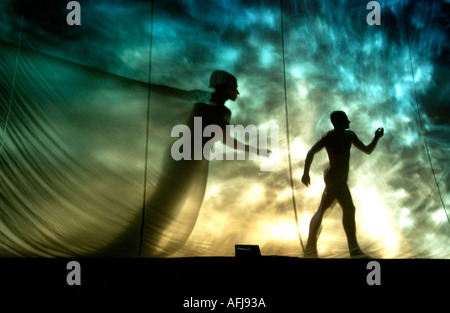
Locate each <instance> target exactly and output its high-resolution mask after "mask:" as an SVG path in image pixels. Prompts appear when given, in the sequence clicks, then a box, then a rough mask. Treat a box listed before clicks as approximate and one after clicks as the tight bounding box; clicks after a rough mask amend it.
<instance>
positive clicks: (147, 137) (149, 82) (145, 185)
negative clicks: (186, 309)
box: [138, 0, 154, 257]
mask: <svg viewBox="0 0 450 313" xmlns="http://www.w3.org/2000/svg"><path fill="white" fill-rule="evenodd" d="M151 9H152V11H151V22H150V23H151V24H150V51H149V56H148V57H149V65H148V93H147V127H146V134H145V165H144V166H145V168H144V195H143V199H142V219H141V233H140V238H139V252H138V256H139V257H140V256H141V252H142V244H143V239H144V226H145V209H146V198H147V174H148V139H149V131H150V101H151V90H152V46H153V11H154V1H153V0H152V6H151Z"/></svg>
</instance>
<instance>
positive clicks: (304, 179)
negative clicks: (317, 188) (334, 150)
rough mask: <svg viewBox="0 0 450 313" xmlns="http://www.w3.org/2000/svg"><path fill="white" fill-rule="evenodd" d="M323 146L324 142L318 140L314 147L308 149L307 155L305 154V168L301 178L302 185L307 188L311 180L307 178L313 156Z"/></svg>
mask: <svg viewBox="0 0 450 313" xmlns="http://www.w3.org/2000/svg"><path fill="white" fill-rule="evenodd" d="M324 146H325V143H324V140H323V139H322V140H319V141H318V142H317V143H316V144H314V146H312V147H311V149H309V151H308V153H307V154H306V160H305V168H304V170H303V176H302V183H303V184H305V185H306V186H308V185H309V184H310V182H311V179H310V177H309V168H310V167H311V163H312V161H313V159H314V154H316V153H317V152H319V151H320V150H321V149H322V148H323V147H324Z"/></svg>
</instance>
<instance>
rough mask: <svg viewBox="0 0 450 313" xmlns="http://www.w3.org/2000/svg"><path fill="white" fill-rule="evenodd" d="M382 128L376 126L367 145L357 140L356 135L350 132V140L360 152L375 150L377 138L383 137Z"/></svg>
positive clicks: (368, 152) (369, 152)
mask: <svg viewBox="0 0 450 313" xmlns="http://www.w3.org/2000/svg"><path fill="white" fill-rule="evenodd" d="M383 134H384V129H383V127H380V128H378V129H377V130H376V131H375V136H374V137H373V140H372V142H371V143H369V144H368V145H367V146H366V145H365V144H364V143H362V142H361V140H359V138H358V136H356V134H355V133H353V132H352V142H353V144H354V145H355V146H356V147H357V148H358V149H359V150H361V151H362V152H364V153H367V154H371V153H372V151H373V150H375V147H376V146H377V143H378V140H379V139H380V138H381V137H383Z"/></svg>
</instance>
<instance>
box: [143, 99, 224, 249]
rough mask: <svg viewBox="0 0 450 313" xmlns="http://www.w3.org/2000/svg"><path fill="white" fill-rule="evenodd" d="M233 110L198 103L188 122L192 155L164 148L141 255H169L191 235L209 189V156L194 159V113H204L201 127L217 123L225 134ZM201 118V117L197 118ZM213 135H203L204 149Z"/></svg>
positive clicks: (197, 115)
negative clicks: (187, 156) (175, 153)
mask: <svg viewBox="0 0 450 313" xmlns="http://www.w3.org/2000/svg"><path fill="white" fill-rule="evenodd" d="M230 116H231V112H230V110H229V109H228V108H226V107H224V106H223V107H218V106H213V105H208V104H204V103H196V104H195V105H194V109H193V111H192V114H191V116H190V117H189V120H188V122H187V126H188V127H189V129H190V136H191V138H190V142H191V158H190V160H189V159H188V160H186V159H181V160H179V161H176V160H175V159H174V158H173V157H172V155H171V147H168V149H166V152H165V159H164V166H163V169H162V171H161V176H160V178H159V180H158V183H157V186H156V188H155V190H154V191H153V193H152V194H151V195H150V197H149V199H148V201H147V203H146V208H145V209H146V212H145V221H144V223H145V224H144V233H143V234H144V235H143V246H142V256H167V255H168V254H171V253H173V252H176V251H177V250H178V249H179V248H180V247H182V246H183V245H184V243H185V242H186V241H187V239H188V238H189V235H190V234H191V232H192V230H193V228H194V226H195V223H196V221H197V217H198V215H199V211H200V208H201V206H202V202H203V198H204V195H205V190H206V183H207V177H208V165H209V161H208V159H206V158H205V156H203V153H202V157H201V159H200V160H195V159H194V157H193V155H194V149H195V148H197V149H198V148H199V147H194V117H201V122H202V128H201V133H202V134H203V129H204V128H205V127H207V126H208V125H217V126H219V127H220V128H221V129H222V134H225V131H226V125H227V124H228V123H229V119H230ZM197 121H198V120H197ZM210 140H211V138H210V137H203V136H202V141H201V143H202V144H201V149H202V151H203V146H204V144H205V142H207V141H210Z"/></svg>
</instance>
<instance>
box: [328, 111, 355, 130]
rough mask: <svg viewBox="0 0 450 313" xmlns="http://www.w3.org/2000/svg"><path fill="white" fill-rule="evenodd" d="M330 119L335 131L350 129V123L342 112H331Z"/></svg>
mask: <svg viewBox="0 0 450 313" xmlns="http://www.w3.org/2000/svg"><path fill="white" fill-rule="evenodd" d="M330 119H331V123H332V124H333V126H334V128H335V129H347V128H349V127H350V121H349V120H348V118H347V114H345V112H344V111H334V112H332V113H331V115H330Z"/></svg>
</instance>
